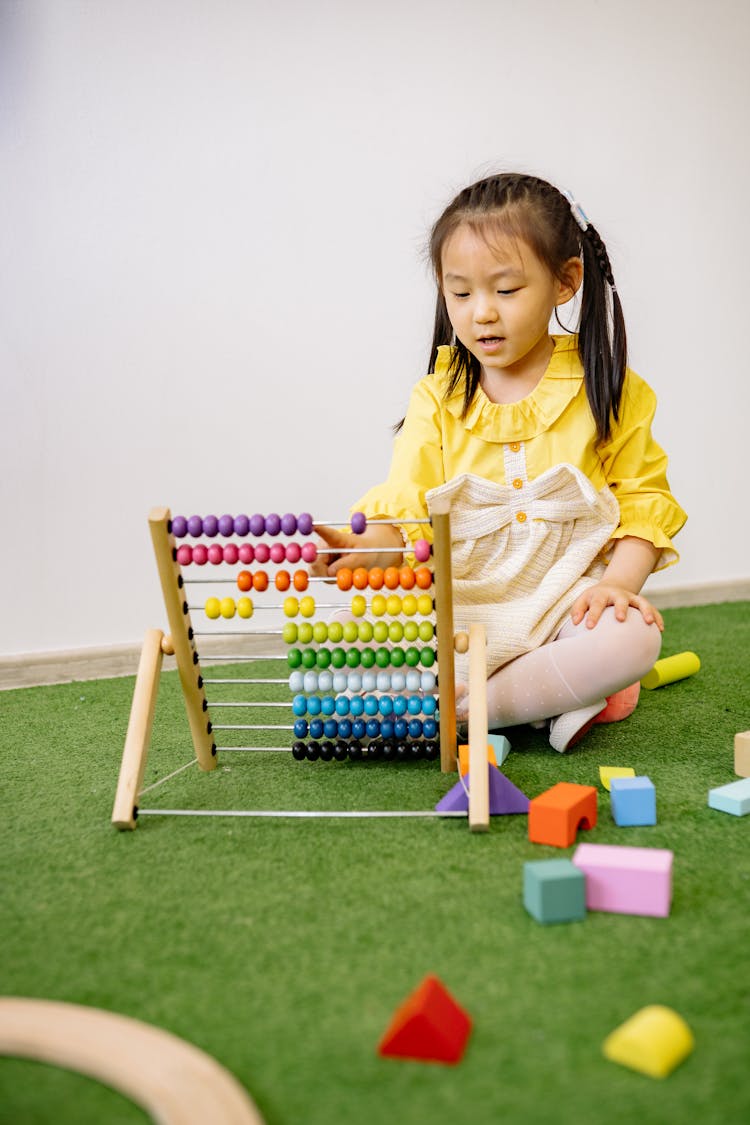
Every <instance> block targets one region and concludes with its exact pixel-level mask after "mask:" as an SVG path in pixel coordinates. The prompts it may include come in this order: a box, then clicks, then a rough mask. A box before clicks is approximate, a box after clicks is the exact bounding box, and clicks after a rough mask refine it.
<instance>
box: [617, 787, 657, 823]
mask: <svg viewBox="0 0 750 1125" xmlns="http://www.w3.org/2000/svg"><path fill="white" fill-rule="evenodd" d="M609 791H610V796H611V799H612V816H613V817H614V818H615V824H617V825H618V826H619V827H620V828H634V827H636V826H640V825H643V824H656V789H655V788H654V785H653V782H652V781H651V779H650V778H648V777H613V778H612V780H611V781H610V788H609Z"/></svg>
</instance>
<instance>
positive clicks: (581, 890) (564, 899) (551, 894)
mask: <svg viewBox="0 0 750 1125" xmlns="http://www.w3.org/2000/svg"><path fill="white" fill-rule="evenodd" d="M523 904H524V906H525V907H526V909H527V910H528V912H529V914H530V915H531V916H532V918H536V920H537V922H541V923H542V924H543V925H548V924H550V923H553V922H580V921H582V919H584V918H585V917H586V877H585V875H584V873H583V871H581V870H580V868H578V867H576V866H575V864H574V863H572V862H571V860H569V859H539V860H533V861H530V862H528V863H524V865H523Z"/></svg>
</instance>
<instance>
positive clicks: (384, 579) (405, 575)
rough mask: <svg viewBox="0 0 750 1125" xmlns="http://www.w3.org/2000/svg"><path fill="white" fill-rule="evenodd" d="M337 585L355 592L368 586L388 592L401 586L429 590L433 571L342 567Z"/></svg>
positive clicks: (419, 568)
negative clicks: (384, 588)
mask: <svg viewBox="0 0 750 1125" xmlns="http://www.w3.org/2000/svg"><path fill="white" fill-rule="evenodd" d="M336 585H337V586H338V588H339V590H351V588H352V586H354V588H355V590H366V589H367V588H368V586H369V588H370V589H371V590H380V589H382V588H383V586H385V587H386V589H388V590H397V589H398V588H399V586H400V587H401V589H402V590H412V589H413V588H414V586H418V587H419V589H420V590H429V588H430V586H431V585H432V571H431V570H430V568H429V567H428V566H418V567H417V569H416V570H414V569H413V568H412V567H410V566H388V567H386V568H385V570H383V569H382V568H381V567H379V566H374V567H373V568H372V569H371V570H367V569H366V567H364V566H358V567H356V569H355V570H350V569H349V567H348V566H342V568H341V570H339V571H337V573H336Z"/></svg>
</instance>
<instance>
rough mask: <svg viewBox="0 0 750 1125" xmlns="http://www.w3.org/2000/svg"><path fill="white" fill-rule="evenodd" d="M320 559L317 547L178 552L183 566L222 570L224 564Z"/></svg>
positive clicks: (216, 546) (185, 546) (230, 546)
mask: <svg viewBox="0 0 750 1125" xmlns="http://www.w3.org/2000/svg"><path fill="white" fill-rule="evenodd" d="M317 557H318V548H317V547H316V545H315V544H314V543H302V544H300V543H272V544H271V546H270V547H269V545H268V544H267V543H240V544H237V543H224V544H221V543H210V544H208V545H206V544H205V543H195V544H194V545H193V546H191V545H190V544H189V543H181V544H180V546H179V547H178V548H177V562H178V563H179V564H180V566H190V564H191V563H194V564H195V565H196V566H205V565H206V563H212V564H213V565H214V566H219V565H220V564H221V563H229V564H230V566H232V565H234V563H237V562H241V563H252V562H257V563H267V562H269V561H270V562H272V563H277V564H278V563H283V562H289V563H298V562H299V561H300V559H301V560H302V562H306V563H313V562H315V560H316V558H317Z"/></svg>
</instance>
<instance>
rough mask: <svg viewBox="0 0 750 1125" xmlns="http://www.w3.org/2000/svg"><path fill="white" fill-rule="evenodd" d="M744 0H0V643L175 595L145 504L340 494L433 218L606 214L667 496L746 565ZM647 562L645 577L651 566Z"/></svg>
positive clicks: (410, 363) (693, 532) (425, 306)
mask: <svg viewBox="0 0 750 1125" xmlns="http://www.w3.org/2000/svg"><path fill="white" fill-rule="evenodd" d="M749 33H750V9H749V8H748V5H747V4H746V3H745V0H712V3H710V4H708V3H705V2H704V3H694V2H692V0H648V2H646V0H570V2H569V3H567V4H560V3H558V2H556V0H527V2H524V3H521V2H519V0H463V2H462V3H461V4H456V3H455V2H454V0H450V2H448V0H377V2H375V0H373V2H370V3H364V2H357V0H327V2H326V0H322V2H318V3H315V2H313V0H309V2H306V0H277V2H276V3H274V4H268V3H261V2H259V0H247V2H245V3H243V2H241V0H220V2H219V0H214V2H211V3H208V2H207V0H201V2H199V0H192V2H191V0H187V2H177V0H175V2H174V3H171V2H169V0H120V2H117V0H98V2H96V3H93V2H85V0H29V2H26V3H24V2H14V0H0V112H1V117H0V235H1V240H2V245H1V247H0V378H1V379H2V401H1V410H2V417H1V419H0V439H1V441H2V449H1V453H0V455H1V457H2V465H1V475H0V490H1V496H0V500H1V509H0V510H1V511H2V525H3V537H2V544H3V545H2V552H1V556H0V567H1V574H0V651H1V652H4V653H6V654H10V653H17V652H24V651H26V652H32V651H42V650H48V649H60V648H74V647H79V646H87V645H100V644H109V643H113V644H114V643H120V642H126V641H131V640H138V639H140V637H141V635H142V633H143V631H144V629H145V628H147V627H148V626H151V625H161V624H164V623H165V622H164V614H163V611H162V608H161V599H160V594H159V591H158V587H157V581H156V574H155V567H154V564H153V560H152V557H151V553H150V545H149V541H148V534H147V527H146V516H147V513H148V510H149V508H150V507H151V506H152V505H155V504H168V505H169V506H170V507H171V508H172V511H173V512H178V511H182V512H184V513H186V514H190V513H191V512H207V511H215V512H217V513H220V512H224V511H229V512H232V511H243V510H248V509H250V510H260V511H271V510H281V511H285V510H289V509H291V510H302V509H309V510H311V511H312V512H313V514H314V515H316V516H317V517H318V518H329V519H330V518H336V517H342V516H344V515H345V513H346V510H347V508H348V505H349V503H350V501H352V500H354V499H356V497H357V495H358V494H359V493H361V492H362V491H364V490H365V489H366V488H367V487H368V486H369V484H370V483H373V482H375V481H376V480H378V479H380V478H381V477H382V476H383V475H384V473H385V471H386V469H387V465H388V460H389V447H390V434H389V426H390V424H391V423H392V421H393V420H394V419H396V418H397V417H398V416H400V414H401V413H402V412H403V409H404V406H405V404H406V401H407V396H408V391H409V388H410V386H411V384H412V383H413V382H414V381H415V380H416V378H418V377H419V376H420V375H421V374H422V373H423V371H424V369H425V355H426V349H427V345H428V342H429V337H430V318H431V308H432V303H433V297H432V291H431V283H430V279H429V276H428V272H427V269H426V267H425V266H424V264H423V260H422V248H423V244H424V240H425V235H426V233H427V230H428V228H429V225H430V223H431V222H432V220H433V219H434V218H435V217H436V215H437V214H438V212H439V211H440V210H441V208H442V207H443V205H444V204H445V203H446V202H447V201H448V200H449V199H450V198H451V197H452V195H453V194H454V193H455V191H456V190H458V189H459V188H460V187H461V186H463V185H464V184H465V183H467V182H469V181H470V180H471V179H474V178H476V177H477V176H479V175H482V174H484V173H486V172H487V171H489V170H498V169H504V168H513V169H525V170H528V171H532V172H535V173H537V174H541V175H543V176H545V177H548V178H550V179H552V180H554V181H555V182H556V183H558V184H560V185H562V186H570V187H571V188H572V189H573V190H574V191H575V192H576V194H577V195H578V197H579V198H580V200H581V201H582V203H583V205H584V207H585V208H586V210H587V211H588V213H589V214H590V215H591V217H592V218H593V219H594V221H595V222H596V223H597V225H598V227H599V229H600V230H601V232H602V234H603V235H604V237H605V239H606V241H607V243H608V246H609V248H610V251H611V256H612V258H613V262H614V267H615V274H616V277H617V279H618V286H619V288H620V291H621V294H622V299H623V303H624V306H625V310H626V315H627V318H628V322H629V331H630V341H631V360H632V364H633V366H634V367H636V369H637V370H639V371H640V372H641V373H642V374H643V375H644V376H645V377H646V378H647V379H649V381H650V382H651V383H652V385H653V386H654V387H655V389H656V390H657V393H658V395H659V399H660V410H659V414H658V415H657V426H656V432H657V436H658V438H659V439H660V440H661V442H662V444H664V445H665V446H666V447H667V448H668V449H669V451H670V454H671V464H672V469H671V478H672V484H673V487H674V490H675V492H676V493H677V495H678V497H679V498H680V500H681V501H682V503H683V505H684V506H685V507H686V508H687V509H688V510H689V512H690V522H689V524H688V526H687V528H686V530H685V531H684V532H683V533H682V535H681V536H680V540H679V544H680V546H681V549H682V552H683V561H682V563H681V564H680V567H679V569H677V570H672V571H669V572H667V574H666V575H665V576H664V578H663V579H662V580H661V582H660V584H661V585H675V584H679V585H682V584H687V583H692V582H711V581H721V580H729V579H742V578H745V577H747V576H748V573H749V566H748V561H747V560H748V558H749V557H750V535H749V533H748V521H747V520H746V519H745V518H744V505H743V501H742V500H741V499H740V497H741V495H742V492H744V489H742V482H743V477H744V471H745V466H746V456H745V453H744V445H745V441H746V437H745V435H746V433H747V417H748V413H749V412H748V406H749V405H750V404H749V402H748V398H749V391H748V378H747V358H746V355H747V352H746V346H745V334H746V333H745V329H744V328H743V327H742V325H744V324H745V322H746V318H747V307H746V306H747V302H746V291H745V284H744V282H745V276H746V271H747V265H748V262H749V261H750V234H749V232H748V224H747V221H746V196H747V185H748V183H750V175H749V172H750V167H749V165H750V156H749V155H748V145H747V121H748V101H749V100H750V99H749V97H748V92H749V88H748V77H747V73H748V72H747V57H748V46H749V43H748V40H749V39H750V34H749ZM657 584H658V580H657Z"/></svg>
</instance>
